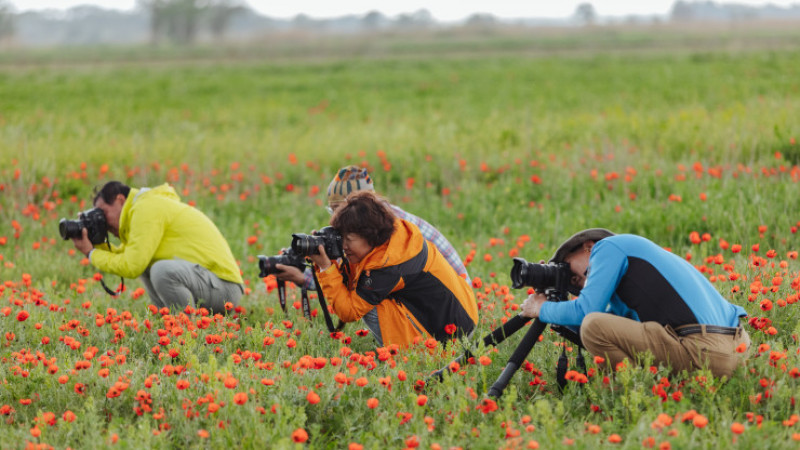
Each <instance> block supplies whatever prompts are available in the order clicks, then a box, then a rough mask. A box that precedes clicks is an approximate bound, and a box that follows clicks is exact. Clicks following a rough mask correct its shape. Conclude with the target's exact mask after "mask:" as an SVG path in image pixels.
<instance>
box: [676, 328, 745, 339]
mask: <svg viewBox="0 0 800 450" xmlns="http://www.w3.org/2000/svg"><path fill="white" fill-rule="evenodd" d="M741 329H742V327H720V326H716V325H683V326H680V327H678V328H675V333H676V334H677V335H678V336H688V335H690V334H698V333H703V332H705V333H710V334H725V335H728V336H736V335H737V334H738V333H739V331H741Z"/></svg>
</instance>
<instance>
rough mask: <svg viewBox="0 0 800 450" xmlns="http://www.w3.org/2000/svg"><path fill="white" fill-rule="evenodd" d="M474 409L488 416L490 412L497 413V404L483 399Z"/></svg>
mask: <svg viewBox="0 0 800 450" xmlns="http://www.w3.org/2000/svg"><path fill="white" fill-rule="evenodd" d="M475 409H479V410H480V411H481V412H482V413H484V414H489V413H490V412H493V411H497V403H495V401H494V400H492V399H489V398H485V399H483V400H481V403H480V405H478V406H477V407H476V408H475Z"/></svg>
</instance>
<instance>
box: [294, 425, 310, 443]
mask: <svg viewBox="0 0 800 450" xmlns="http://www.w3.org/2000/svg"><path fill="white" fill-rule="evenodd" d="M292 441H294V442H296V443H298V444H302V443H304V442H306V441H308V432H306V430H304V429H302V428H298V429H296V430H294V431H292Z"/></svg>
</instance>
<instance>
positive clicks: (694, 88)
mask: <svg viewBox="0 0 800 450" xmlns="http://www.w3.org/2000/svg"><path fill="white" fill-rule="evenodd" d="M776 30H777V29H776ZM642 35H645V37H642ZM678 35H679V34H670V33H667V32H662V33H655V34H654V36H656V37H655V38H654V37H652V36H650V37H647V35H646V33H642V32H641V31H636V32H627V31H626V32H618V33H612V32H609V31H608V30H605V31H604V30H599V31H596V32H577V33H575V34H574V35H553V36H549V37H540V38H539V40H538V41H537V40H536V39H531V38H527V39H528V40H527V41H526V40H525V39H523V38H520V37H519V36H516V37H508V36H500V37H498V36H481V37H474V36H471V37H469V38H466V37H458V36H455V37H453V36H449V37H446V39H439V40H429V41H425V40H423V39H419V38H415V39H412V38H408V37H407V39H406V41H405V42H404V41H403V40H402V39H400V38H398V37H396V36H395V37H391V38H390V39H388V38H387V40H378V41H376V42H373V43H371V45H369V46H368V45H366V44H364V47H358V46H355V47H354V46H353V45H352V42H350V43H346V44H341V43H339V44H337V43H336V42H329V43H328V44H327V45H328V46H329V47H325V48H324V49H323V50H319V49H317V50H314V51H313V52H312V51H310V50H309V51H308V52H307V53H303V52H300V54H299V55H294V54H292V52H291V51H290V50H286V48H287V47H283V48H284V50H280V48H281V47H280V46H278V44H274V45H275V47H274V48H273V47H271V50H269V51H263V50H253V51H252V52H253V54H254V55H256V56H250V57H241V58H237V57H236V55H239V54H243V55H246V54H247V52H246V51H245V50H242V49H238V50H236V52H239V53H236V54H235V55H226V54H221V53H220V52H219V51H218V50H208V49H207V50H202V49H201V50H196V51H195V53H193V56H192V57H191V58H180V57H179V56H178V55H177V53H171V52H170V51H166V52H161V53H158V52H156V53H154V52H152V51H148V50H142V49H130V50H113V49H104V50H102V51H100V52H99V53H90V52H89V51H84V50H71V51H68V50H65V51H64V52H63V53H64V54H59V52H58V51H51V52H41V53H38V54H31V53H28V54H23V53H13V54H6V55H2V57H0V264H2V266H1V267H0V282H2V284H0V344H2V347H0V419H1V420H2V422H0V448H21V447H26V446H28V445H32V446H33V445H42V446H45V447H47V446H53V447H56V448H65V447H72V448H94V447H107V446H112V445H113V446H117V447H124V448H140V447H143V446H145V447H180V448H183V447H187V448H220V447H222V446H228V447H245V448H265V447H266V448H287V447H288V448H291V447H293V446H298V447H301V446H303V445H305V446H308V447H311V448H348V447H350V448H361V447H360V446H363V448H404V447H419V448H431V449H435V448H451V447H461V448H553V447H557V448H558V447H564V446H567V445H570V446H574V447H576V448H595V447H597V446H598V445H602V444H605V445H609V446H611V445H613V446H617V447H620V448H641V447H645V448H711V447H714V448H754V447H756V446H762V447H767V448H797V447H798V446H800V424H798V423H797V422H798V421H799V419H798V415H797V414H798V407H797V405H796V399H795V397H796V395H797V394H796V392H797V391H798V383H800V369H798V367H800V345H799V344H798V334H800V324H798V318H800V313H798V311H797V308H798V306H797V305H796V303H797V300H798V291H800V270H799V269H798V265H799V264H800V263H798V261H797V255H798V250H800V248H798V247H800V245H798V238H797V234H796V232H797V228H798V227H799V226H800V211H799V210H798V207H797V204H798V203H797V198H798V182H799V181H800V167H799V166H798V164H799V163H800V146H798V143H797V138H800V124H798V121H797V118H798V117H800V81H798V80H800V78H798V77H797V73H800V62H799V61H800V47H798V46H797V45H796V44H793V42H795V43H796V42H797V40H796V39H794V37H795V36H794V35H793V34H792V32H790V31H787V30H782V31H780V30H777V31H774V33H769V32H764V31H763V30H756V31H752V30H751V31H750V34H749V35H748V36H750V37H752V38H753V40H749V41H748V40H746V39H742V38H741V37H736V36H734V37H733V38H731V37H730V33H729V34H728V35H725V34H724V33H723V34H720V35H712V34H711V33H709V32H708V30H705V31H703V32H702V33H701V32H698V33H697V34H695V35H694V36H695V39H694V41H693V40H692V39H691V36H689V37H688V38H687V37H685V35H684V37H682V38H681V39H678V38H677V37H675V36H678ZM713 36H717V37H713ZM719 36H722V37H719ZM726 36H727V37H726ZM753 36H755V37H753ZM759 36H760V37H759ZM430 38H431V39H432V38H433V37H430ZM548 39H549V40H548ZM529 41H530V42H529ZM739 41H742V42H745V41H747V42H750V43H751V44H753V43H758V45H755V44H753V45H752V46H749V47H748V46H739V45H732V44H731V42H739ZM520 42H522V43H520ZM525 42H527V44H525ZM535 42H539V44H538V45H539V47H536V49H534V50H535V51H534V50H532V48H533V47H535V45H536V44H535ZM631 42H633V44H631ZM693 42H698V43H700V44H702V45H698V46H697V47H693V46H692V45H691V44H692V43H693ZM548 43H549V44H548ZM337 45H340V46H338V47H337ZM348 45H349V46H348ZM548 45H550V47H549V48H548ZM288 48H290V49H291V48H295V49H296V47H288ZM308 48H311V46H309V47H308ZM359 48H360V49H361V50H360V51H359ZM364 48H366V49H367V50H364ZM376 48H379V49H380V51H379V52H378V51H375V52H373V51H372V50H374V49H376ZM403 49H406V50H403ZM565 49H568V51H567V50H565ZM581 49H583V50H581ZM573 50H580V51H573ZM125 52H128V53H127V54H129V55H130V54H133V55H138V56H136V57H135V58H126V57H125V56H120V55H124V54H126V53H125ZM175 52H177V51H175ZM360 52H361V53H360ZM87 55H89V56H87ZM97 55H101V56H102V58H99V59H98V57H97ZM131 59H132V61H131ZM349 163H352V164H361V165H365V166H367V167H369V168H370V171H371V173H372V176H373V178H374V180H375V183H376V189H377V190H378V191H379V192H380V193H382V194H383V195H385V196H386V197H388V198H389V199H391V200H392V202H393V203H395V204H398V205H400V206H401V207H403V208H404V209H406V210H407V211H410V212H413V213H416V214H418V215H420V216H422V217H424V218H425V219H427V220H428V221H429V222H431V223H433V224H435V225H436V226H437V227H438V228H439V229H440V230H441V231H442V232H443V233H444V234H445V235H446V236H447V237H448V238H449V239H450V241H451V242H452V243H453V244H454V246H455V247H456V249H457V250H458V251H459V253H460V254H461V256H462V258H465V260H466V261H467V262H468V267H467V268H468V270H469V273H470V276H471V277H472V279H473V281H474V283H473V287H474V289H475V292H476V294H477V295H478V297H479V301H480V306H481V311H480V313H481V320H480V328H479V333H477V334H476V336H482V335H483V334H485V333H486V332H488V331H490V330H492V329H494V328H495V327H497V326H499V325H500V324H501V323H502V322H503V321H504V320H505V319H507V318H508V317H511V316H513V315H514V314H515V313H516V312H515V311H516V309H517V306H516V305H518V304H519V303H521V302H522V300H523V299H524V298H525V296H526V295H527V294H526V292H525V291H524V290H520V291H516V290H510V289H509V283H510V280H509V275H508V273H509V270H510V268H511V257H512V256H519V257H524V258H525V259H527V260H528V261H538V260H540V259H545V258H548V257H549V256H550V255H551V254H552V252H553V250H554V249H555V248H556V247H557V246H558V244H559V243H560V242H561V241H563V240H564V239H565V238H566V237H568V236H569V235H571V234H572V233H574V232H576V231H578V230H580V229H583V228H588V227H595V226H602V227H605V228H609V229H611V230H613V231H615V232H617V233H636V234H641V235H644V236H646V237H648V238H650V239H651V240H653V241H655V242H656V243H658V244H659V245H662V246H664V247H667V248H669V249H671V250H672V251H673V252H675V253H676V254H679V255H681V256H684V257H685V258H686V259H688V260H689V261H690V262H691V263H692V264H694V265H695V266H696V267H697V268H698V270H700V271H702V272H703V273H704V274H705V275H706V276H707V277H708V278H709V279H710V280H711V281H712V282H713V283H714V284H715V286H716V287H717V289H718V290H719V291H720V292H722V293H723V294H724V295H725V296H726V297H727V298H729V299H730V300H731V301H732V302H734V303H736V304H739V305H742V306H743V307H744V308H745V309H746V310H747V311H748V312H749V314H750V317H749V319H750V321H749V322H748V324H747V325H746V326H747V329H748V331H749V333H750V335H751V338H752V339H753V344H754V345H753V356H752V358H751V359H750V360H749V361H748V363H747V365H746V367H743V368H741V369H740V370H739V371H738V372H737V373H736V374H735V375H734V376H733V377H732V378H731V379H730V380H718V379H713V378H712V377H710V374H708V373H706V372H703V371H701V372H697V373H690V374H684V375H683V376H680V377H670V376H669V371H668V370H667V369H666V368H663V367H647V365H645V367H629V368H627V369H625V370H622V371H620V372H617V373H614V374H604V373H602V372H601V371H600V370H599V367H598V366H596V365H595V364H594V363H593V362H591V361H590V362H589V366H590V371H589V372H590V376H589V378H588V382H587V383H585V384H581V383H577V382H570V384H569V385H568V386H567V388H566V390H565V391H564V392H560V391H559V390H558V388H557V387H555V364H556V360H557V358H558V355H559V354H560V351H561V346H562V345H563V344H562V341H561V340H560V339H559V338H558V336H557V335H556V334H554V333H552V332H550V331H548V332H546V333H545V336H544V340H543V342H541V343H540V344H539V345H537V346H536V347H535V349H534V351H533V352H532V353H531V354H530V355H529V356H528V359H527V361H528V363H529V364H527V365H526V367H525V368H524V370H520V371H519V373H517V374H516V376H515V377H514V378H513V380H512V382H511V384H510V386H509V387H508V389H507V390H506V392H505V394H504V395H503V397H501V398H500V399H498V400H497V402H496V404H495V403H494V402H493V401H489V400H487V398H486V396H485V394H486V392H487V391H488V388H489V387H490V386H491V384H492V383H493V382H494V380H495V379H496V378H497V376H498V375H499V373H500V371H501V370H502V367H503V366H504V365H505V362H506V360H507V359H508V357H509V356H510V355H511V353H512V351H513V349H514V348H515V346H516V343H517V342H518V341H519V338H521V336H522V333H518V334H519V336H517V335H515V336H512V337H511V338H509V339H508V340H507V341H506V342H505V343H503V344H502V345H500V346H499V347H498V348H496V349H480V350H477V351H476V352H477V355H478V356H485V357H486V358H481V359H479V360H478V361H475V363H474V364H464V365H462V366H459V367H451V372H452V374H451V375H450V376H448V377H447V378H446V379H445V380H444V381H443V382H442V383H438V384H431V385H429V386H426V387H425V389H424V390H422V391H420V390H419V389H416V388H418V387H419V385H420V383H422V382H423V381H425V380H426V379H427V375H428V374H429V373H430V372H431V371H433V370H436V369H439V368H440V367H443V366H444V365H445V364H447V363H448V362H449V361H450V360H451V359H452V356H453V355H455V354H459V353H460V352H461V350H460V349H458V348H451V349H447V350H446V353H445V354H444V355H439V354H437V355H435V356H433V355H431V354H429V353H427V352H424V351H421V350H419V349H411V350H407V351H402V352H400V353H397V352H394V351H389V350H387V349H375V347H374V345H373V341H372V338H371V337H369V336H361V334H363V333H358V330H360V329H361V328H363V326H362V325H361V324H360V323H353V324H349V325H348V326H347V327H346V328H345V330H344V335H343V336H335V337H333V338H332V337H330V336H329V334H328V332H327V330H326V329H325V326H324V324H323V321H322V320H321V318H319V317H317V318H315V319H314V320H312V321H307V320H305V319H304V318H303V315H302V312H301V311H300V310H299V309H297V307H296V305H294V307H291V308H289V311H288V312H287V313H286V314H284V313H283V312H282V311H281V310H280V308H279V307H278V299H277V293H276V291H275V290H274V286H275V283H274V280H272V279H271V278H268V279H260V278H259V277H258V276H257V275H258V267H257V263H256V261H257V260H256V256H257V255H259V254H261V255H274V254H277V253H278V251H279V250H280V249H281V248H282V247H286V246H287V245H288V244H289V242H290V239H291V236H290V235H291V233H293V232H309V231H310V230H312V229H317V228H319V227H320V226H322V225H325V224H326V221H327V219H328V215H327V213H326V212H325V210H324V208H322V207H321V206H322V205H323V204H324V203H323V202H324V192H325V189H326V187H327V184H328V182H329V181H330V179H331V177H332V176H333V174H334V173H335V171H336V169H337V168H338V167H340V166H343V165H345V164H349ZM110 179H118V180H122V181H125V182H127V183H129V184H131V185H133V186H153V185H156V184H161V183H164V182H169V183H171V184H172V185H174V186H175V187H176V189H177V190H178V192H179V193H180V194H181V196H182V197H183V199H184V200H185V201H188V202H193V204H195V205H197V207H198V208H199V209H201V210H202V211H204V212H205V213H206V214H208V215H209V216H210V217H211V218H212V219H213V220H214V221H215V222H216V223H217V225H218V227H219V228H220V230H221V231H222V232H223V234H224V235H225V236H226V237H227V238H228V241H229V243H230V245H231V248H232V250H233V252H234V255H235V256H236V257H237V259H238V260H239V261H240V264H241V269H242V272H243V276H244V278H245V280H246V283H247V294H246V296H245V297H244V299H243V302H242V306H243V308H241V310H237V311H233V312H232V313H231V314H230V315H228V316H226V317H222V316H220V317H212V318H209V317H202V316H200V315H198V314H184V313H181V312H177V311H176V312H173V314H170V315H165V316H162V315H161V314H157V313H156V314H154V313H152V312H151V311H150V310H149V309H148V307H147V306H148V300H147V295H146V294H143V290H142V288H141V284H140V283H139V282H138V281H137V280H125V283H126V287H127V290H126V291H125V292H124V293H122V294H121V295H120V296H119V297H118V298H111V297H109V296H108V295H106V294H105V292H104V291H103V290H102V288H101V287H100V283H99V282H98V280H99V278H100V277H105V280H106V281H107V282H109V283H110V284H116V283H118V280H119V278H117V277H115V276H113V275H111V274H98V273H96V270H95V269H93V268H92V267H91V266H88V265H87V264H86V262H85V261H82V260H81V258H80V257H79V256H78V255H75V254H74V251H73V250H72V245H71V243H68V242H63V241H61V240H60V238H59V236H58V231H57V223H58V220H59V219H60V218H62V217H69V218H73V217H74V215H75V214H76V213H77V212H78V211H80V210H82V209H85V208H88V207H89V206H90V205H89V204H90V200H91V192H92V188H93V187H94V186H95V185H97V184H101V183H103V182H105V181H107V180H110ZM290 296H291V297H292V299H291V300H292V301H291V302H292V303H294V302H295V301H296V300H298V299H299V296H300V291H299V290H298V289H292V290H291V291H290ZM315 306H316V304H315ZM317 312H319V311H317ZM209 319H210V320H209ZM753 319H756V320H753ZM450 352H452V355H451V354H450ZM569 354H570V356H571V358H572V359H574V358H575V356H576V354H577V349H576V348H573V347H572V346H569ZM495 407H496V408H495Z"/></svg>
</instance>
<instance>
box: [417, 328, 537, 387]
mask: <svg viewBox="0 0 800 450" xmlns="http://www.w3.org/2000/svg"><path fill="white" fill-rule="evenodd" d="M529 320H530V319H528V318H526V317H522V316H520V315H516V316H514V317H512V318H511V319H509V320H508V322H506V323H504V324H503V325H502V326H499V327H497V328H495V329H494V330H493V331H492V332H491V333H489V334H487V335H486V336H484V337H483V345H484V346H485V347H488V346H490V345H492V346H496V345H498V344H500V343H501V342H503V341H505V340H506V338H507V337H509V336H511V335H512V334H514V333H516V332H517V331H519V330H520V329H521V328H522V327H524V326H525V324H526V323H528V321H529ZM469 358H472V353H471V352H470V351H469V350H467V351H466V352H464V354H463V355H461V356H459V357H458V358H456V359H454V360H453V361H452V362H451V363H450V364H448V365H446V366H444V367H442V368H441V369H439V370H437V371H436V372H433V373H432V374H430V376H429V377H428V378H429V379H430V378H436V379H438V380H439V381H442V380H443V379H444V372H445V370H447V368H448V367H450V366H451V365H452V364H453V362H456V363H459V364H461V362H462V361H464V360H465V359H469Z"/></svg>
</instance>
